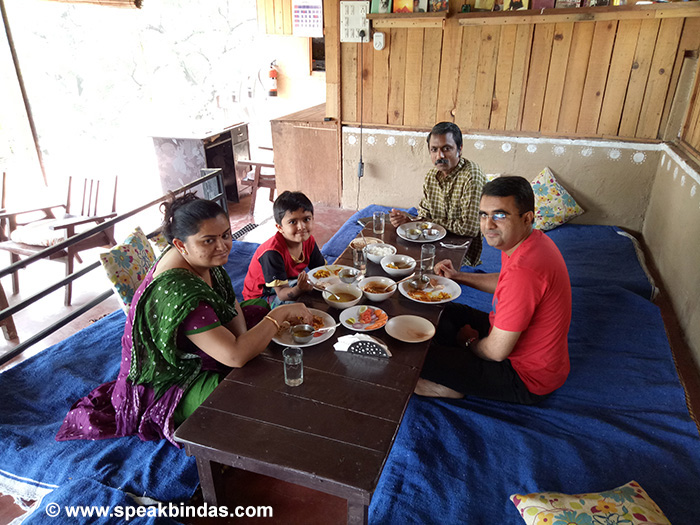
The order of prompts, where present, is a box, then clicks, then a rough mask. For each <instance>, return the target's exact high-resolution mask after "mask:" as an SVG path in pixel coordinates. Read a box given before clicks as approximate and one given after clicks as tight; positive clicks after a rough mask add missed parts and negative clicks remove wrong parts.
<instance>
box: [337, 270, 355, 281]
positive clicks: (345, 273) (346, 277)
mask: <svg viewBox="0 0 700 525" xmlns="http://www.w3.org/2000/svg"><path fill="white" fill-rule="evenodd" d="M359 275H360V270H358V269H356V268H343V269H342V270H340V272H338V279H340V280H341V281H342V282H344V283H345V284H350V283H354V282H355V279H357V277H358V276H359Z"/></svg>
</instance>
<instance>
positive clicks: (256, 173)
mask: <svg viewBox="0 0 700 525" xmlns="http://www.w3.org/2000/svg"><path fill="white" fill-rule="evenodd" d="M237 164H238V166H239V167H240V168H239V169H242V170H245V171H246V172H247V173H248V174H251V173H252V175H253V177H252V179H251V178H249V177H248V178H244V179H242V180H241V187H242V188H245V187H247V186H250V188H251V190H252V191H251V197H250V199H251V200H250V212H249V213H250V215H251V216H254V214H255V198H256V196H257V194H258V188H269V189H270V202H273V201H274V200H275V189H276V188H277V183H276V181H275V173H274V169H275V165H274V164H273V163H271V162H257V161H253V160H239V161H237ZM263 168H266V169H268V170H272V173H262V170H263Z"/></svg>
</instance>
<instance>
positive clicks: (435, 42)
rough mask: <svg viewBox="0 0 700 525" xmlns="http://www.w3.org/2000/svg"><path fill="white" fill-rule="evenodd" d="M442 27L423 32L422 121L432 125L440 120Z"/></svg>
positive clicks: (423, 123)
mask: <svg viewBox="0 0 700 525" xmlns="http://www.w3.org/2000/svg"><path fill="white" fill-rule="evenodd" d="M442 33H443V31H442V29H433V28H431V29H425V32H424V34H423V65H422V68H421V70H422V75H421V86H420V122H421V124H422V125H423V126H426V127H432V126H433V125H434V124H436V123H437V122H438V119H437V101H438V92H439V82H440V63H441V62H440V60H438V59H437V57H439V56H440V55H441V54H442Z"/></svg>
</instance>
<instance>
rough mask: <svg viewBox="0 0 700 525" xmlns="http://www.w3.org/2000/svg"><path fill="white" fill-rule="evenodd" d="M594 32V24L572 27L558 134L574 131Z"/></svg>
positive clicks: (580, 24)
mask: <svg viewBox="0 0 700 525" xmlns="http://www.w3.org/2000/svg"><path fill="white" fill-rule="evenodd" d="M594 30H595V22H576V24H575V25H574V34H573V35H572V37H571V51H570V52H569V63H568V65H567V67H566V80H565V81H564V93H563V94H562V101H561V109H560V111H559V124H558V125H557V132H559V133H564V134H566V133H574V132H575V131H576V125H577V124H578V115H579V110H580V109H581V97H582V95H583V86H584V84H585V82H586V72H587V71H588V61H589V59H590V56H591V43H592V42H593V32H594Z"/></svg>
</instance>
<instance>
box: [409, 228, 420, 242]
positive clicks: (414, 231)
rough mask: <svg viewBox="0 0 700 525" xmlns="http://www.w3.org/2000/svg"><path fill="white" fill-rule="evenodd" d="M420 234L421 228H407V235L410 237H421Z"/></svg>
mask: <svg viewBox="0 0 700 525" xmlns="http://www.w3.org/2000/svg"><path fill="white" fill-rule="evenodd" d="M420 236H421V230H419V229H418V228H410V229H408V230H406V237H408V238H409V239H413V240H415V239H420Z"/></svg>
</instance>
